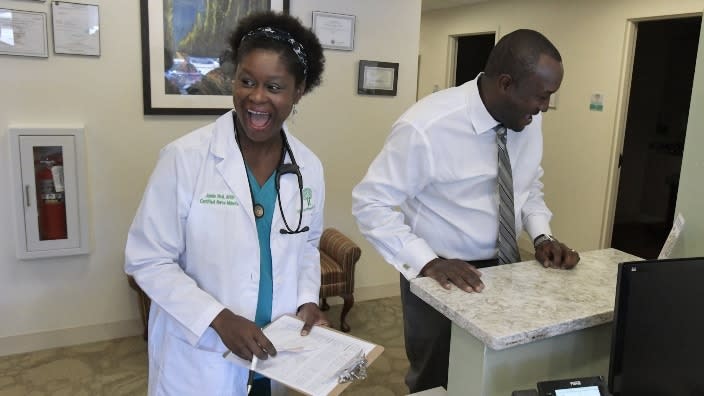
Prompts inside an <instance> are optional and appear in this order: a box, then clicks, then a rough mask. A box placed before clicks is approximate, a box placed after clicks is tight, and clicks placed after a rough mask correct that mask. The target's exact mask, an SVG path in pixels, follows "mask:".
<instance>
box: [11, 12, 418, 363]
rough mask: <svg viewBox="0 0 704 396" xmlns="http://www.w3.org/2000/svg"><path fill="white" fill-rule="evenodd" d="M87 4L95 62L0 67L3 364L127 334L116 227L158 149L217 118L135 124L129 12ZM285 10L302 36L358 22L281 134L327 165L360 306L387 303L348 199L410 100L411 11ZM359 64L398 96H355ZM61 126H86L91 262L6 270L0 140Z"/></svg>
mask: <svg viewBox="0 0 704 396" xmlns="http://www.w3.org/2000/svg"><path fill="white" fill-rule="evenodd" d="M92 3H94V4H99V5H100V16H101V26H100V28H101V56H100V57H98V58H95V57H77V56H65V55H54V54H53V51H52V50H51V49H50V57H49V58H48V59H37V58H21V57H10V56H0V130H2V133H0V163H1V164H2V165H1V166H0V168H2V169H3V171H2V172H0V185H2V186H4V187H5V188H4V189H3V190H2V191H4V192H5V193H4V194H0V208H2V209H1V210H0V224H5V225H6V226H4V227H0V297H2V298H0V318H3V319H2V320H1V321H0V355H4V354H9V353H13V352H20V351H25V350H30V349H37V348H42V347H49V346H55V345H65V344H70V343H77V342H86V341H91V340H96V339H101V338H110V337H116V336H123V335H127V334H137V332H138V331H139V329H138V326H137V325H138V322H137V318H138V311H137V305H136V301H135V296H134V294H133V293H132V291H131V290H130V289H129V288H128V285H127V282H126V280H125V276H124V274H123V272H122V263H123V249H124V242H125V235H126V232H127V229H128V227H129V224H130V222H131V219H132V217H133V215H134V212H135V210H136V208H137V205H138V203H139V200H140V198H141V194H142V191H143V189H144V186H145V184H146V181H147V178H148V176H149V174H150V173H151V170H152V168H153V166H154V164H155V162H156V158H157V154H158V151H159V149H160V148H161V147H162V146H163V145H165V144H166V143H167V142H169V141H171V140H173V139H175V138H176V137H178V136H181V135H183V134H185V133H187V132H188V131H190V130H192V129H194V128H196V127H198V126H201V125H203V124H206V123H208V122H210V121H212V120H214V118H215V117H210V116H144V115H143V113H142V78H141V46H140V25H139V18H140V15H139V2H138V1H114V0H97V1H93V2H92ZM292 3H293V9H292V13H293V14H294V15H296V16H299V17H300V18H301V19H302V20H303V22H304V23H306V24H310V20H311V11H312V10H321V11H330V12H338V13H344V14H352V15H355V16H356V17H357V31H356V37H355V50H354V51H351V52H342V51H326V56H327V71H326V74H325V75H324V80H325V81H324V83H323V85H322V86H321V87H320V88H318V89H317V90H316V91H314V92H313V93H312V94H311V96H310V97H306V98H304V99H303V101H302V103H301V105H300V106H299V114H298V115H296V116H295V117H294V119H293V120H292V122H291V127H292V130H293V132H294V133H295V134H296V135H297V136H299V137H301V138H302V139H303V140H304V141H305V142H306V143H308V145H309V146H310V147H311V148H312V149H313V150H314V151H315V152H317V153H318V154H319V155H320V157H321V159H322V161H323V163H324V165H325V168H326V179H327V207H326V211H325V214H326V219H325V223H326V225H330V226H335V227H338V228H339V229H341V230H342V231H344V232H346V233H348V234H349V235H350V236H351V237H352V238H353V239H355V240H356V241H357V242H359V243H360V244H361V245H362V248H363V254H362V259H361V261H360V263H359V266H358V270H357V286H358V288H359V294H358V297H361V298H370V297H374V296H378V295H389V294H394V293H397V287H395V285H396V283H397V274H396V272H395V271H394V270H393V269H392V268H391V267H390V266H388V265H386V264H384V263H383V262H382V260H381V258H380V257H379V256H378V255H377V254H376V253H374V252H373V250H372V248H371V247H370V246H369V245H368V244H367V243H366V242H365V241H364V240H363V238H362V237H361V236H360V235H359V233H358V232H357V231H356V225H355V224H354V221H353V219H352V216H351V214H350V206H351V202H350V200H351V198H350V193H351V190H352V187H353V186H354V184H356V182H357V181H359V180H360V179H361V177H362V175H363V174H364V172H365V171H366V168H367V166H368V164H369V163H370V162H371V159H372V156H373V155H374V154H375V153H376V152H377V151H378V150H379V148H380V147H381V145H382V143H383V140H384V138H385V137H386V134H387V133H388V129H389V126H390V124H391V123H392V122H393V120H395V119H396V118H397V117H398V116H399V115H400V113H401V112H402V111H403V110H404V109H405V108H406V107H408V106H409V105H410V104H411V103H413V102H414V100H415V94H416V93H415V88H416V75H417V54H418V41H419V24H420V0H413V1H409V0H385V1H384V2H383V5H379V2H377V1H374V0H355V1H354V2H352V1H346V0H327V1H324V0H316V1H305V2H303V1H293V2H292ZM49 5H50V2H45V3H35V2H26V1H25V2H17V1H11V0H0V7H7V8H13V9H22V10H31V11H42V12H46V13H47V14H49ZM389 26H393V29H388V30H385V32H384V34H383V35H380V34H378V32H379V29H380V28H381V27H389ZM49 43H50V46H51V43H52V42H51V37H50V38H49ZM399 43H403V45H399ZM360 59H371V60H381V61H389V62H399V63H400V65H401V66H400V71H399V87H398V95H397V96H396V97H369V96H359V95H357V94H356V73H357V62H358V60H360ZM66 124H71V125H73V124H83V125H85V128H86V158H87V177H88V180H87V183H88V191H89V204H88V207H89V211H90V215H91V216H90V221H89V223H90V227H91V238H92V244H91V248H92V249H91V253H90V254H89V255H84V256H75V257H64V258H58V259H39V260H26V261H21V260H17V259H16V258H15V253H14V238H15V235H14V232H13V231H12V227H11V226H10V225H11V224H12V222H13V221H14V213H12V210H11V208H12V206H11V205H12V200H11V197H10V195H9V194H10V193H9V191H11V189H10V188H9V186H10V172H9V168H10V166H11V165H10V164H9V154H8V153H9V148H8V139H7V134H6V129H7V127H8V126H10V125H34V126H42V127H52V126H61V125H66ZM233 237H234V236H233ZM389 284H393V285H394V287H391V288H389V287H385V286H388V285H389Z"/></svg>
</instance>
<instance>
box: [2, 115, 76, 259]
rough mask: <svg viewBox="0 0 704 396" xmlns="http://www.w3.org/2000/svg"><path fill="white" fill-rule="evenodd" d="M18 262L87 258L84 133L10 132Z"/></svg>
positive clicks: (53, 130)
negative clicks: (53, 258)
mask: <svg viewBox="0 0 704 396" xmlns="http://www.w3.org/2000/svg"><path fill="white" fill-rule="evenodd" d="M9 137H10V144H9V146H10V159H11V161H12V164H11V169H12V172H13V184H14V196H15V199H14V201H15V209H16V210H15V213H16V219H15V223H16V227H15V229H16V238H15V239H16V245H17V257H19V258H21V259H32V258H42V257H55V256H70V255H77V254H86V253H88V250H89V249H88V221H87V218H88V216H87V213H86V178H85V171H84V166H83V164H84V158H83V152H84V151H83V149H84V145H83V143H84V133H83V128H15V127H11V128H10V136H9Z"/></svg>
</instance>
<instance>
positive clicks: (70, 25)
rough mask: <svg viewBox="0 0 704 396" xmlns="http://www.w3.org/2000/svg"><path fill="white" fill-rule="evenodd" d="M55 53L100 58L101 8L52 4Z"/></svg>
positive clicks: (92, 5)
mask: <svg viewBox="0 0 704 396" xmlns="http://www.w3.org/2000/svg"><path fill="white" fill-rule="evenodd" d="M51 27H52V32H53V35H52V36H53V38H54V53H55V54H66V55H86V56H100V8H99V7H98V5H96V4H81V3H71V2H68V1H52V2H51Z"/></svg>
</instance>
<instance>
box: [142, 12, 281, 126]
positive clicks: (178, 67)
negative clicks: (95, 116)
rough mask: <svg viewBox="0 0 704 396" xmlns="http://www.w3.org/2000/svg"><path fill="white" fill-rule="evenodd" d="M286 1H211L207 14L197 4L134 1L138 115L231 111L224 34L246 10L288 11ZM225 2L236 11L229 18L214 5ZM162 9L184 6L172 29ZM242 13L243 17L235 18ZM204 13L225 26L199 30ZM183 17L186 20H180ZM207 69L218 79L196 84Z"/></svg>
mask: <svg viewBox="0 0 704 396" xmlns="http://www.w3.org/2000/svg"><path fill="white" fill-rule="evenodd" d="M289 1H290V0H217V1H211V2H208V4H212V6H214V7H215V8H217V10H215V11H213V10H210V9H206V8H205V5H204V4H205V3H200V2H191V1H181V2H178V1H170V0H140V14H141V15H140V17H141V30H142V97H143V111H144V114H146V115H221V114H224V113H225V112H227V111H228V110H230V109H232V94H231V83H230V81H231V80H230V77H231V67H232V64H231V62H230V57H229V56H228V54H227V52H228V51H227V36H228V34H229V33H230V32H231V31H232V30H234V28H235V26H236V25H237V21H238V20H239V19H240V18H241V17H243V16H245V15H246V14H247V13H249V12H255V11H259V10H266V9H271V10H274V11H283V12H285V13H288V8H289V7H288V6H289ZM228 3H235V4H237V7H232V8H231V9H232V15H222V12H221V10H222V9H223V8H227V7H218V6H222V5H227V4H228ZM198 4H203V5H198ZM168 5H172V6H173V7H177V6H178V7H186V9H185V10H184V9H179V10H177V11H178V14H179V16H180V18H178V20H179V23H180V24H179V25H178V26H174V22H173V21H174V19H173V18H171V19H169V14H171V15H173V12H174V10H173V9H166V8H167V7H168ZM189 7H190V8H189ZM198 7H202V8H201V9H198ZM242 10H244V13H242V15H239V13H240V12H241V11H242ZM209 12H216V13H217V15H218V18H217V20H218V21H225V22H222V23H221V24H220V25H218V26H216V27H217V29H211V27H208V29H205V27H204V26H203V24H204V23H206V22H203V21H206V20H208V18H206V17H205V14H207V13H209ZM184 15H186V16H188V17H187V18H184ZM198 15H201V17H200V18H198ZM198 20H200V22H197V21H198ZM210 20H212V18H211V19H210ZM199 23H200V25H199ZM224 23H227V25H225V24H224ZM175 31H176V33H174V32H175ZM212 31H218V32H221V33H219V34H218V36H217V37H212V33H210V34H209V33H206V32H212ZM189 48H190V49H194V50H193V53H189V52H190V50H189ZM195 49H197V51H198V52H196V50H195ZM221 63H222V64H221ZM213 70H215V71H216V73H214V74H213V75H214V76H219V78H217V79H216V78H210V77H208V78H207V79H206V80H207V81H206V82H207V84H205V82H204V83H201V80H202V79H203V78H204V76H205V75H207V74H208V73H209V72H211V71H213ZM211 81H214V83H211Z"/></svg>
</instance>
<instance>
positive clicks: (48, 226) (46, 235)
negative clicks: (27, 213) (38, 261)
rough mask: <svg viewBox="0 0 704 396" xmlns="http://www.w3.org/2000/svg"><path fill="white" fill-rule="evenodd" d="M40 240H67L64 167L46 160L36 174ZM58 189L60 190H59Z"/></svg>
mask: <svg viewBox="0 0 704 396" xmlns="http://www.w3.org/2000/svg"><path fill="white" fill-rule="evenodd" d="M36 182H37V209H38V212H39V213H38V216H39V239H40V240H42V241H45V240H54V239H66V238H67V235H68V233H67V231H66V203H65V201H64V191H63V190H64V189H63V167H62V166H61V165H60V164H57V163H56V162H55V161H52V160H49V159H48V158H45V159H43V160H41V161H39V167H38V168H37V172H36ZM57 187H58V188H57Z"/></svg>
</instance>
